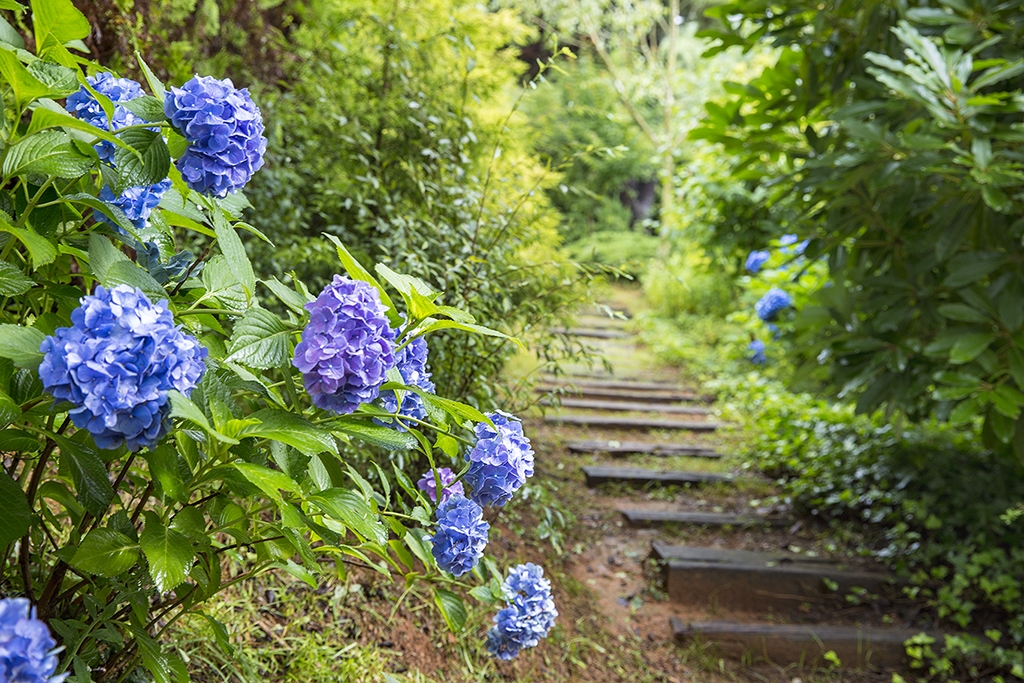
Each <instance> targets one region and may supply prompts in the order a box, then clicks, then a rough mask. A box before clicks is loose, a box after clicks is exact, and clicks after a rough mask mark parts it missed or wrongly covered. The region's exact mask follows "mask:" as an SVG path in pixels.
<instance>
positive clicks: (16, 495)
mask: <svg viewBox="0 0 1024 683" xmlns="http://www.w3.org/2000/svg"><path fill="white" fill-rule="evenodd" d="M0 510H3V511H4V513H3V514H2V515H0V552H2V551H3V550H5V549H6V548H7V546H8V545H10V544H11V543H12V542H13V541H15V540H17V539H19V538H21V537H22V536H24V535H25V534H27V533H28V528H29V524H30V523H31V520H32V509H31V508H30V507H29V504H28V498H26V497H25V492H24V491H22V490H21V487H20V486H19V485H18V482H16V481H14V480H13V479H11V478H10V477H9V476H7V475H6V474H4V473H3V472H0Z"/></svg>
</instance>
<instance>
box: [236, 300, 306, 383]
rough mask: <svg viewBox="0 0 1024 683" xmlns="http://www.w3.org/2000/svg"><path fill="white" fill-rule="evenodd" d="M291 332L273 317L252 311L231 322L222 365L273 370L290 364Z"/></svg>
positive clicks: (268, 312) (265, 311) (255, 309)
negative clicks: (225, 355)
mask: <svg viewBox="0 0 1024 683" xmlns="http://www.w3.org/2000/svg"><path fill="white" fill-rule="evenodd" d="M291 336H292V329H291V328H290V327H289V326H288V325H286V324H285V323H284V321H282V320H281V319H280V318H278V317H277V315H275V314H273V313H271V312H270V311H268V310H266V309H263V308H252V309H249V311H248V312H247V313H246V314H245V315H244V316H242V319H241V320H239V321H238V322H237V323H235V329H234V330H233V331H232V333H231V343H230V345H229V346H228V357H227V358H225V359H224V360H225V361H226V362H235V363H241V364H243V365H248V366H249V367H251V368H260V369H267V368H276V367H281V366H283V365H287V364H288V363H289V362H290V361H291Z"/></svg>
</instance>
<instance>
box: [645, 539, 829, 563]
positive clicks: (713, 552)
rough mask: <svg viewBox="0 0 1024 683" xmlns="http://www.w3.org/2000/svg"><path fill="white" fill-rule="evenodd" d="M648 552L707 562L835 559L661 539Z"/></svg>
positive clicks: (824, 560) (776, 561)
mask: <svg viewBox="0 0 1024 683" xmlns="http://www.w3.org/2000/svg"><path fill="white" fill-rule="evenodd" d="M651 554H652V555H654V557H655V559H658V560H685V561H688V562H706V563H709V564H757V565H761V566H769V567H770V566H775V565H787V566H789V565H801V566H802V565H811V566H816V565H831V566H838V564H837V562H836V561H835V560H833V559H832V558H828V557H811V556H808V555H799V554H797V553H789V552H785V553H784V552H776V553H768V552H759V551H753V550H731V549H729V548H705V547H702V546H695V545H674V544H672V543H665V542H663V541H654V542H653V543H652V544H651Z"/></svg>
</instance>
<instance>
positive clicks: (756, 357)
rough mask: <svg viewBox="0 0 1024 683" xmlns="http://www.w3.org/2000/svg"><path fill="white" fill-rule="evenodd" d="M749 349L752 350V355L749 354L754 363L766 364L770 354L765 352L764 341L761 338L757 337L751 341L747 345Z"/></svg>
mask: <svg viewBox="0 0 1024 683" xmlns="http://www.w3.org/2000/svg"><path fill="white" fill-rule="evenodd" d="M747 350H748V351H750V355H749V356H748V357H749V358H750V362H751V363H753V364H754V365H764V364H765V363H767V362H768V356H766V355H765V353H764V351H765V347H764V342H763V341H761V340H760V339H755V340H754V341H752V342H750V344H749V345H748V346H747Z"/></svg>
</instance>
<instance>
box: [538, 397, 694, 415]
mask: <svg viewBox="0 0 1024 683" xmlns="http://www.w3.org/2000/svg"><path fill="white" fill-rule="evenodd" d="M541 403H542V404H543V405H551V403H552V401H550V400H549V399H541ZM560 403H561V406H562V407H563V408H583V409H586V410H612V411H616V412H638V413H661V414H665V415H707V414H709V413H710V412H711V410H710V409H708V408H699V407H697V406H677V405H651V404H650V403H640V402H637V401H601V400H595V399H591V398H563V399H561V401H560Z"/></svg>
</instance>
